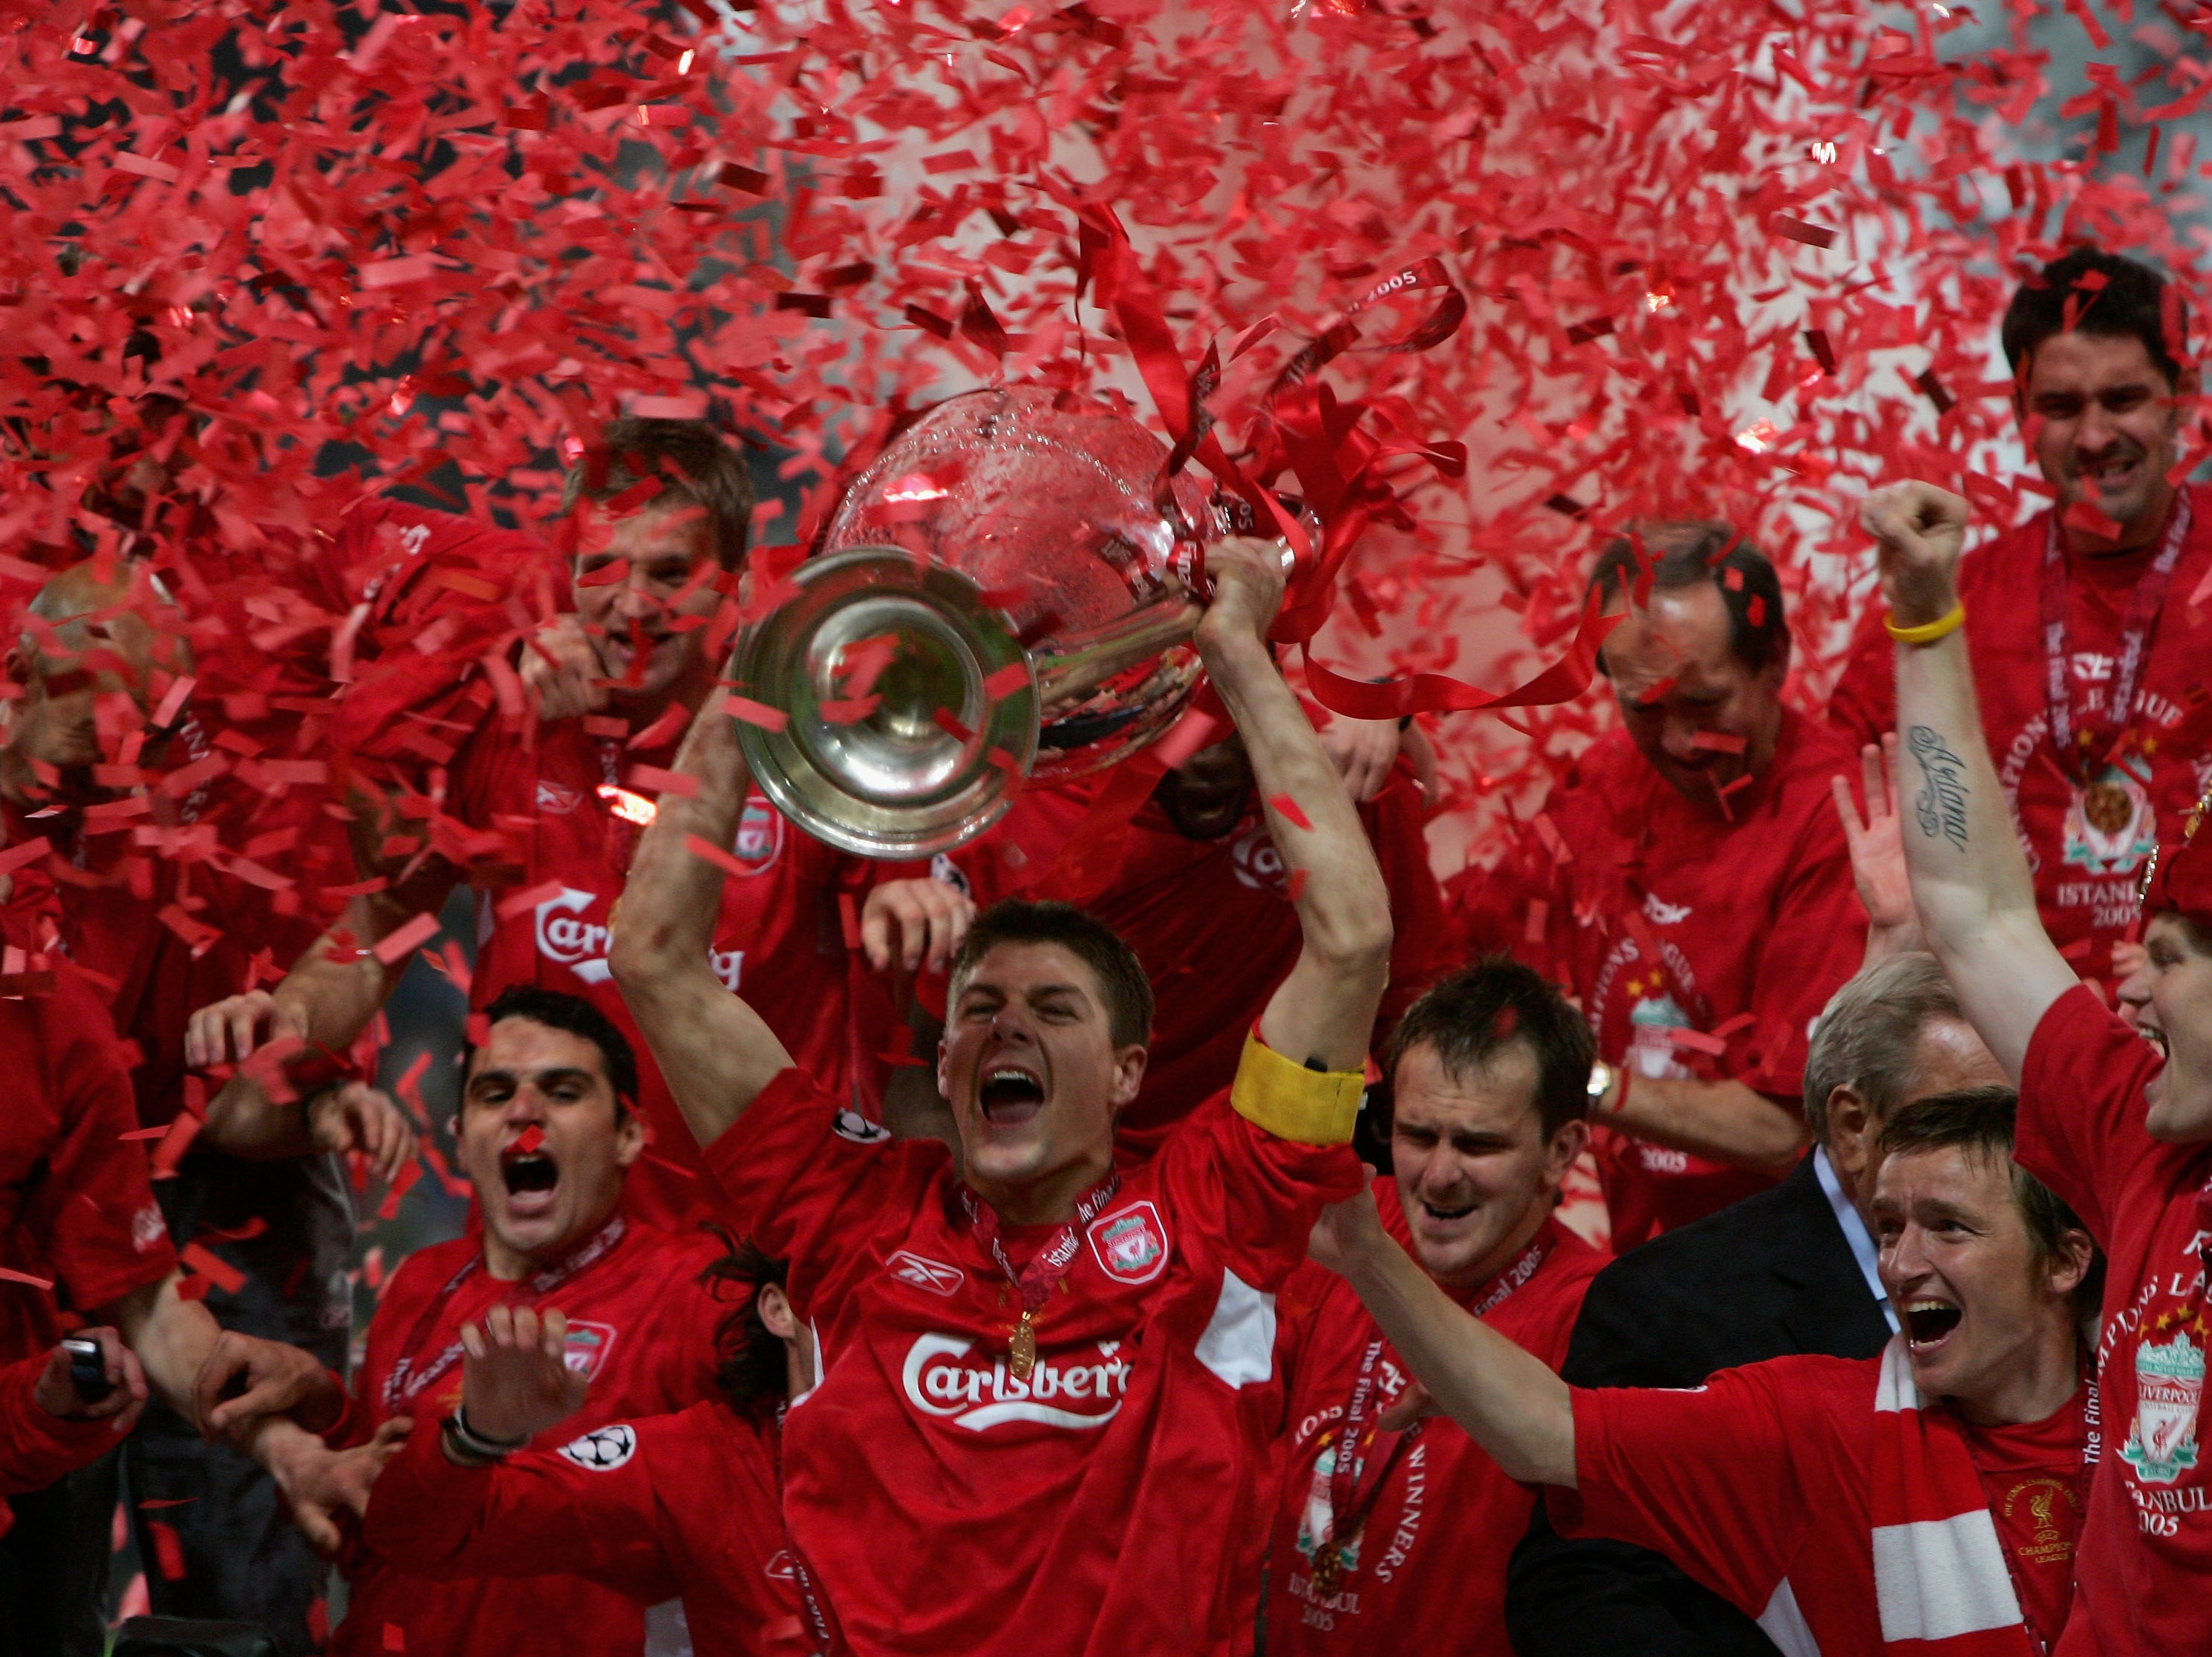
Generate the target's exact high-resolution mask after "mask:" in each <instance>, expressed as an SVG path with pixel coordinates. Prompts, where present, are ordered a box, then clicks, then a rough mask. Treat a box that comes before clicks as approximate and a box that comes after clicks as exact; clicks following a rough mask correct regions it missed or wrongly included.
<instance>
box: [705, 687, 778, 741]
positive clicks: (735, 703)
mask: <svg viewBox="0 0 2212 1657" xmlns="http://www.w3.org/2000/svg"><path fill="white" fill-rule="evenodd" d="M722 711H723V712H724V713H727V714H728V715H729V716H730V717H731V718H732V719H743V720H744V722H745V723H746V724H747V725H758V726H759V727H760V728H761V729H762V730H763V731H781V730H782V729H783V728H784V727H785V726H787V725H789V724H790V723H791V716H790V715H789V714H787V713H784V712H783V710H782V709H781V708H775V707H769V706H768V704H767V703H765V702H757V701H754V700H753V699H752V698H751V697H750V696H740V695H738V693H737V692H736V691H734V690H732V692H730V694H729V695H726V696H725V697H723V698H722Z"/></svg>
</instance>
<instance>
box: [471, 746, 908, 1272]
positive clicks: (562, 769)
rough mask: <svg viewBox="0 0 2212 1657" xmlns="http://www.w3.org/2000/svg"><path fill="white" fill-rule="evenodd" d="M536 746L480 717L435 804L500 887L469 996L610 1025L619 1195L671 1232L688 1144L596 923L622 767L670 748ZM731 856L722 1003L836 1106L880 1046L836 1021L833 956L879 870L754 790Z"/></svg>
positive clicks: (622, 829)
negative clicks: (739, 1008) (846, 906)
mask: <svg viewBox="0 0 2212 1657" xmlns="http://www.w3.org/2000/svg"><path fill="white" fill-rule="evenodd" d="M537 737H538V741H537V746H536V747H535V748H527V747H525V746H524V745H523V744H522V742H521V741H520V739H519V738H518V737H516V736H515V734H514V733H513V732H512V731H507V730H505V729H504V728H502V727H501V725H500V724H499V723H498V721H497V720H492V721H489V722H488V723H487V724H486V725H485V726H484V727H483V730H481V731H478V732H477V736H476V737H474V738H473V739H472V740H471V742H470V744H469V745H468V746H467V748H466V749H465V750H463V751H462V753H461V755H460V756H459V759H457V760H456V762H454V766H453V774H452V777H451V780H450V782H449V785H448V787H449V792H448V794H447V810H449V811H450V812H451V813H452V814H453V816H455V817H456V818H458V819H459V821H460V822H463V823H465V824H468V825H470V826H471V828H472V829H477V830H480V831H483V832H482V833H481V834H480V835H477V837H476V838H475V841H474V842H473V843H472V844H471V845H469V846H468V847H465V848H463V847H453V848H452V849H453V850H454V851H455V852H456V853H461V852H464V851H465V853H468V854H469V855H468V857H467V860H468V861H470V862H472V863H476V864H477V865H489V867H490V869H491V870H492V871H493V877H495V879H496V880H497V884H491V883H485V884H483V885H482V886H480V887H479V892H480V898H479V902H478V907H477V964H476V971H475V975H474V979H473V981H472V983H471V991H470V1000H471V1004H472V1005H474V1006H475V1007H477V1008H478V1009H482V1008H483V1007H486V1006H489V1005H490V1004H491V1003H492V1001H493V1000H494V999H495V998H497V997H498V995H499V993H500V992H501V991H502V990H504V989H507V987H508V986H512V985H515V984H536V985H540V986H544V988H546V989H552V990H561V991H563V992H567V993H568V994H570V995H577V996H581V997H583V998H585V999H586V1000H587V1001H589V1002H591V1003H592V1005H594V1006H596V1007H597V1008H599V1011H602V1012H604V1013H605V1014H606V1016H607V1017H610V1018H611V1019H612V1020H614V1022H615V1023H616V1024H617V1025H618V1026H619V1027H620V1028H621V1029H622V1031H623V1034H624V1035H627V1036H629V1040H630V1044H631V1045H632V1046H633V1047H635V1048H636V1050H637V1059H638V1076H639V1085H640V1092H641V1098H640V1101H639V1105H640V1109H641V1114H642V1115H643V1117H644V1120H645V1123H646V1126H647V1129H648V1130H649V1131H650V1132H651V1135H652V1144H651V1147H650V1149H649V1150H647V1153H646V1156H645V1157H644V1158H643V1159H642V1160H641V1162H640V1164H639V1166H638V1167H636V1168H633V1169H632V1170H631V1174H630V1190H629V1195H628V1199H627V1200H628V1201H629V1204H630V1205H631V1207H632V1209H633V1210H634V1211H635V1212H637V1213H639V1214H641V1215H642V1216H643V1217H646V1218H647V1219H650V1220H652V1221H653V1222H654V1223H657V1224H662V1225H665V1226H669V1227H671V1228H678V1229H680V1228H681V1227H682V1226H684V1225H685V1224H687V1223H690V1221H691V1220H692V1219H694V1218H696V1217H697V1216H698V1215H699V1214H700V1213H701V1212H702V1208H701V1205H702V1203H703V1202H704V1200H705V1193H702V1191H701V1189H700V1187H699V1182H698V1179H697V1174H696V1170H697V1168H698V1165H699V1153H698V1148H697V1146H696V1144H694V1143H693V1141H692V1138H691V1131H690V1128H689V1127H687V1126H685V1125H684V1118H683V1115H682V1114H681V1113H680V1112H678V1109H677V1108H676V1102H675V1100H674V1098H673V1097H672V1096H671V1095H670V1093H669V1091H668V1088H667V1084H666V1083H664V1082H663V1081H662V1080H661V1078H660V1071H659V1067H658V1066H657V1065H654V1064H653V1054H652V1052H651V1050H650V1049H649V1048H648V1047H647V1045H646V1042H645V1038H644V1037H643V1035H641V1033H640V1032H639V1030H638V1028H637V1024H636V1021H635V1019H633V1018H632V1017H630V1012H629V1006H628V1005H627V1004H625V1003H624V1001H623V997H622V992H620V991H619V990H618V989H617V987H616V986H615V983H614V980H613V977H612V975H611V974H610V972H609V970H608V968H607V924H608V920H609V918H610V916H611V914H612V913H613V910H614V906H615V901H616V900H617V898H619V897H621V895H622V890H623V883H624V881H625V880H626V879H627V878H628V877H629V864H630V859H631V857H632V856H633V855H634V854H635V852H636V849H637V841H638V837H639V836H640V835H642V834H643V833H644V829H643V828H642V827H641V825H640V824H639V823H638V822H635V821H633V820H631V819H630V818H627V817H625V816H623V815H622V809H621V808H623V807H624V806H628V807H629V809H630V810H635V809H636V804H635V803H634V802H639V801H641V799H642V796H641V795H638V794H636V793H635V790H630V791H626V792H630V793H631V795H632V799H631V800H629V801H625V800H624V799H623V798H621V796H620V795H618V794H617V793H616V792H615V791H617V790H620V789H623V784H624V782H625V780H627V779H629V776H630V772H631V768H632V767H634V766H636V765H639V764H644V765H648V766H658V767H662V768H665V767H666V766H667V765H669V764H670V763H671V762H672V760H673V757H674V751H675V740H674V739H671V741H670V742H668V743H666V744H661V745H656V746H654V747H652V748H650V749H626V748H625V747H624V745H623V743H622V742H621V741H620V740H618V739H615V738H611V737H595V736H593V735H592V733H591V732H589V731H586V729H585V728H584V725H583V722H582V721H581V720H580V719H561V720H555V721H550V722H548V723H546V724H544V725H539V726H538V731H537ZM603 789H604V790H606V791H608V792H605V793H602V792H601V791H602V790H603ZM732 852H733V853H735V855H736V858H737V861H738V865H739V867H740V868H741V869H743V870H744V873H742V874H732V875H731V876H729V877H727V878H726V880H725V881H724V882H723V883H722V912H721V918H720V922H719V924H718V925H717V926H716V928H715V932H714V949H713V951H712V954H711V956H710V959H711V961H712V963H713V966H714V974H715V976H716V977H718V978H720V980H722V982H723V984H724V985H725V986H726V987H727V988H728V989H729V990H730V992H731V993H732V994H737V993H739V992H742V993H743V994H744V998H745V1001H746V1004H747V1005H749V1006H750V1007H751V1008H752V1009H753V1010H754V1011H756V1012H757V1013H759V1014H760V1016H761V1017H762V1018H763V1019H764V1020H766V1021H767V1023H768V1025H769V1029H773V1030H774V1031H775V1033H776V1035H777V1036H778V1037H779V1038H780V1039H781V1041H782V1042H783V1044H784V1047H786V1049H787V1051H789V1052H790V1053H791V1054H792V1056H793V1059H794V1060H796V1061H797V1062H799V1064H801V1065H806V1066H809V1067H810V1068H811V1071H812V1073H814V1074H816V1075H819V1076H820V1077H823V1079H824V1082H825V1083H826V1084H827V1085H828V1086H829V1087H830V1088H831V1089H834V1090H835V1091H836V1092H837V1094H838V1096H839V1097H840V1098H845V1097H847V1096H848V1089H850V1087H851V1085H852V1080H853V1077H854V1076H855V1075H856V1074H861V1073H864V1072H865V1073H868V1074H871V1075H872V1073H873V1070H874V1065H873V1051H874V1047H877V1046H880V1045H882V1044H881V1042H880V1041H877V1042H875V1043H873V1044H871V1043H869V1042H868V1041H866V1040H865V1039H864V1038H862V1037H861V1036H860V1035H859V1034H858V1025H859V1023H860V1021H858V1020H856V1019H854V1017H848V1011H847V1010H848V1005H849V1003H850V1001H851V999H852V997H851V994H850V985H851V980H852V978H853V975H854V974H856V973H859V972H863V971H865V970H866V962H865V958H864V957H863V956H860V953H859V951H858V950H852V951H848V950H847V949H846V947H845V932H844V926H843V920H842V915H841V913H840V904H839V899H840V896H841V895H853V896H854V902H855V903H857V901H858V896H857V894H858V893H859V892H860V890H861V889H862V888H863V887H864V886H865V884H866V883H867V882H868V881H870V880H872V879H873V878H875V877H876V876H875V870H874V868H873V867H872V865H866V864H865V863H864V862H863V861H862V860H861V859H858V858H852V857H848V856H846V855H844V854H843V853H838V852H836V851H833V850H831V849H830V848H829V847H826V846H824V845H823V844H822V843H821V842H820V841H817V840H814V839H812V838H811V837H810V836H809V835H805V834H802V833H801V832H800V831H799V829H795V828H793V826H792V825H791V824H790V823H789V822H786V821H785V819H784V818H783V816H781V814H780V813H779V812H778V811H777V810H775V807H774V806H772V805H770V804H769V802H768V800H767V798H766V797H765V796H763V795H761V794H759V793H754V794H753V795H751V796H750V798H748V800H747V801H746V803H745V808H744V816H743V817H742V819H741V820H740V822H739V823H738V834H737V841H736V843H735V845H734V846H733V847H732ZM532 894H535V895H534V896H532ZM525 897H528V898H530V901H528V902H527V903H522V902H521V900H522V899H523V898H525ZM519 903H520V904H521V907H514V906H516V905H517V904H519ZM856 1048H859V1049H860V1051H858V1052H856Z"/></svg>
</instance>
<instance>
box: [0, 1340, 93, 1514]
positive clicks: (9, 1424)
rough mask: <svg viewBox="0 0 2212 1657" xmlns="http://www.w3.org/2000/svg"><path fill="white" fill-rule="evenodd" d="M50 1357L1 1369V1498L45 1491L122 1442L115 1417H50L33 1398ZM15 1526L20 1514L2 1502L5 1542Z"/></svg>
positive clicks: (38, 1356)
mask: <svg viewBox="0 0 2212 1657" xmlns="http://www.w3.org/2000/svg"><path fill="white" fill-rule="evenodd" d="M46 1358H47V1354H46V1353H44V1352H34V1353H33V1354H32V1355H31V1356H30V1357H27V1358H21V1359H19V1360H17V1361H16V1362H15V1363H9V1364H5V1365H0V1496H13V1495H15V1493H16V1492H18V1491H21V1490H44V1489H46V1486H47V1485H49V1484H52V1483H53V1482H54V1481H55V1480H56V1479H58V1478H60V1477H61V1476H62V1475H63V1474H64V1473H68V1472H75V1471H76V1469H77V1468H79V1467H83V1466H89V1465H90V1464H91V1463H93V1462H94V1461H97V1460H100V1457H101V1456H103V1455H106V1454H107V1453H108V1452H109V1451H110V1450H112V1449H113V1448H115V1447H116V1445H117V1444H118V1443H119V1442H121V1441H120V1439H119V1438H118V1436H117V1435H116V1431H115V1423H114V1420H113V1419H112V1417H111V1418H109V1419H107V1420H104V1421H67V1420H64V1419H63V1418H62V1417H59V1416H50V1415H48V1414H47V1413H46V1411H44V1410H41V1409H40V1407H39V1405H38V1401H37V1400H36V1399H33V1397H32V1396H31V1394H32V1391H33V1388H35V1387H37V1386H38V1384H39V1377H40V1375H43V1374H44V1373H45V1372H46ZM14 1525H15V1509H14V1508H10V1507H9V1505H8V1504H7V1503H6V1502H0V1536H5V1535H7V1534H8V1532H9V1529H10V1528H11V1527H13V1526H14Z"/></svg>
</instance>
